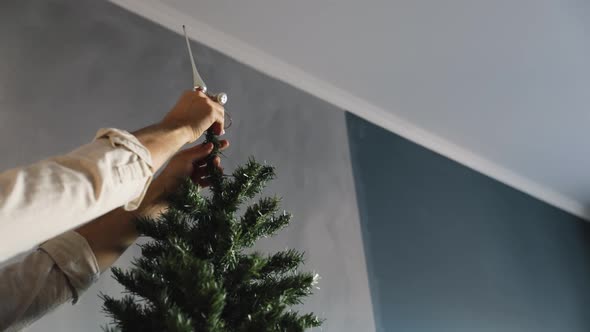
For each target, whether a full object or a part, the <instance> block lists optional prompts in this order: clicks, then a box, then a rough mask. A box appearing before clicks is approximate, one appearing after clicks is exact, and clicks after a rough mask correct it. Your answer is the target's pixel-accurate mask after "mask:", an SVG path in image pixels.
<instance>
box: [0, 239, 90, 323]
mask: <svg viewBox="0 0 590 332" xmlns="http://www.w3.org/2000/svg"><path fill="white" fill-rule="evenodd" d="M99 275H100V270H99V266H98V263H97V261H96V258H95V256H94V253H93V252H92V249H91V248H90V246H89V245H88V242H87V241H86V239H85V238H84V237H82V236H81V235H79V234H78V233H76V232H74V231H69V232H66V233H64V234H62V235H60V236H58V237H56V238H53V239H51V240H49V241H47V242H45V243H43V244H42V245H41V246H40V247H39V249H38V250H36V251H34V252H32V253H30V254H29V255H27V256H26V257H24V258H23V259H22V260H20V261H18V262H15V263H13V264H11V265H9V266H7V267H4V268H3V269H1V270H0V299H1V300H0V331H20V330H21V329H22V328H24V327H25V326H27V325H29V324H30V323H32V322H34V321H35V320H37V319H38V318H40V317H41V316H43V315H44V314H46V313H48V312H50V311H52V310H53V309H55V308H56V307H57V306H59V305H60V304H62V303H65V302H67V301H70V300H71V301H72V303H76V301H77V300H78V298H79V296H80V295H81V294H82V293H83V292H84V291H85V290H86V289H88V287H90V286H91V285H92V284H93V283H94V282H95V281H96V280H98V277H99Z"/></svg>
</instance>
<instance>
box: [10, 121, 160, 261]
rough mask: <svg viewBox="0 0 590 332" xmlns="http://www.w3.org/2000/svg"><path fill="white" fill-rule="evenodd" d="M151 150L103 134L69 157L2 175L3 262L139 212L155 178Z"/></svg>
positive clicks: (113, 133) (125, 137)
mask: <svg viewBox="0 0 590 332" xmlns="http://www.w3.org/2000/svg"><path fill="white" fill-rule="evenodd" d="M153 172H154V170H153V167H152V160H151V155H150V153H149V150H147V148H145V147H144V146H143V145H142V144H141V143H140V142H139V140H137V138H136V137H135V136H133V135H131V134H130V133H128V132H125V131H122V130H118V129H112V128H109V129H101V130H99V131H98V133H97V135H96V139H95V140H94V141H93V142H92V143H89V144H86V145H84V146H82V147H80V148H78V149H76V150H74V151H72V152H70V153H68V154H65V155H62V156H58V157H53V158H49V159H46V160H43V161H40V162H37V163H35V164H32V165H29V166H25V167H20V168H15V169H11V170H8V171H6V172H3V173H1V174H0V243H1V244H2V245H0V261H4V260H6V259H8V258H10V257H12V256H14V255H16V254H18V253H20V252H24V251H26V250H29V249H30V248H32V247H33V246H35V245H37V244H39V243H41V242H43V241H45V240H47V239H49V238H52V237H54V236H56V235H58V234H62V233H64V232H66V231H68V230H71V229H73V228H75V227H78V226H80V225H82V224H84V223H86V222H88V221H90V220H92V219H94V218H96V217H98V216H100V215H102V214H104V213H106V212H108V211H111V210H113V209H115V208H117V207H120V206H124V207H125V209H126V210H134V209H136V208H137V207H138V206H139V205H140V203H141V201H142V199H143V197H144V195H145V192H146V190H147V187H148V186H149V184H150V182H151V180H152V177H153Z"/></svg>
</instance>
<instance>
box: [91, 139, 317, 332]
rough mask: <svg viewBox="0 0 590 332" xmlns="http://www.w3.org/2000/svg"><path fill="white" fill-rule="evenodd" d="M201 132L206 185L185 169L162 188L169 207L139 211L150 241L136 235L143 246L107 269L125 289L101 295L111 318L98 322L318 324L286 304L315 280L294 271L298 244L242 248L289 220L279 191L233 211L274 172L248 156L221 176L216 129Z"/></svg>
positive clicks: (146, 326)
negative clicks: (119, 294)
mask: <svg viewBox="0 0 590 332" xmlns="http://www.w3.org/2000/svg"><path fill="white" fill-rule="evenodd" d="M206 142H212V143H213V145H214V149H213V153H212V155H211V156H210V157H209V162H208V166H207V167H208V170H209V174H210V182H211V186H210V188H209V190H210V193H211V194H210V195H204V194H203V193H202V192H200V191H199V189H200V188H198V186H196V185H195V184H194V183H193V182H192V181H191V180H190V179H187V180H186V181H184V182H182V184H181V185H180V186H179V188H178V189H177V191H176V192H174V193H173V194H171V195H170V196H169V198H168V200H169V203H170V205H169V206H170V207H169V209H168V210H167V211H165V212H164V213H162V214H161V215H160V216H159V217H157V218H155V219H152V218H142V219H139V220H137V230H138V232H139V233H140V234H142V235H144V236H148V237H150V238H151V239H152V241H150V242H148V243H145V244H142V245H140V248H141V253H142V256H141V257H139V258H137V259H135V260H134V261H133V262H132V267H131V269H130V270H128V271H123V270H121V269H117V268H114V269H113V275H114V277H115V279H116V280H117V281H118V282H119V283H120V284H121V285H123V286H124V287H125V290H126V292H127V293H128V294H127V295H125V296H123V298H121V299H114V298H112V297H109V296H107V295H102V299H103V301H104V305H103V308H104V310H105V312H107V314H108V315H109V316H110V317H111V318H112V320H113V325H112V326H110V327H105V331H123V332H126V331H174V332H189V331H210V332H245V331H256V332H260V331H276V332H279V331H280V332H284V331H288V332H290V331H293V332H299V331H304V330H305V329H307V328H311V327H316V326H320V325H321V324H322V321H321V320H320V319H318V318H317V317H316V316H315V315H314V314H313V313H306V314H300V313H298V312H295V311H291V310H290V307H291V306H293V305H298V304H301V303H302V301H303V299H304V298H305V297H307V296H309V295H310V294H311V293H312V291H313V289H314V286H315V283H316V282H317V278H316V275H314V274H312V273H305V272H299V271H298V268H299V267H300V266H301V265H302V264H303V262H304V259H303V254H302V253H300V252H298V251H296V250H293V249H288V250H284V251H280V252H277V253H274V254H271V255H262V254H260V253H257V252H250V251H248V250H247V249H248V248H250V247H251V246H253V245H254V244H255V243H256V241H257V240H258V239H260V238H262V237H268V236H272V235H274V234H275V233H276V232H278V231H279V230H280V229H282V228H284V227H285V226H287V225H288V223H289V222H290V220H291V215H290V214H288V213H286V212H281V211H280V199H279V198H277V197H265V198H261V199H259V200H258V201H257V202H256V203H254V204H252V205H251V206H249V207H247V208H246V209H245V210H243V211H244V213H243V214H242V215H241V216H239V215H237V214H238V211H240V207H241V206H242V205H243V204H244V203H246V202H247V201H248V200H251V199H253V198H254V197H255V196H256V195H258V194H260V193H261V192H262V191H263V190H264V188H265V186H266V183H267V182H268V181H270V180H272V179H273V178H274V177H275V171H274V168H273V167H272V166H269V165H263V164H260V163H258V162H256V161H255V160H254V159H252V158H251V159H249V160H248V161H247V162H246V164H244V165H242V166H239V167H237V168H236V170H235V171H234V172H233V173H232V175H231V176H226V175H224V174H223V173H222V172H221V171H219V170H218V169H216V168H215V167H214V166H213V163H212V161H213V158H214V157H215V156H216V155H219V153H220V151H219V146H220V144H219V140H218V138H217V137H216V136H215V135H213V133H211V132H208V133H207V135H206Z"/></svg>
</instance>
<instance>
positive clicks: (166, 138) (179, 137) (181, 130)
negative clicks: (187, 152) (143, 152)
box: [133, 123, 191, 172]
mask: <svg viewBox="0 0 590 332" xmlns="http://www.w3.org/2000/svg"><path fill="white" fill-rule="evenodd" d="M133 135H134V136H135V137H136V138H137V139H138V140H139V142H141V144H142V145H143V146H145V147H146V148H147V149H148V150H149V151H150V154H151V156H152V164H153V168H154V172H156V171H157V170H158V169H160V167H162V165H164V163H166V161H167V160H168V159H170V157H172V156H173V155H174V154H175V153H176V152H177V151H178V150H179V149H180V148H181V147H182V146H183V145H185V144H187V143H188V142H189V141H190V140H191V134H190V132H188V131H187V129H186V128H185V127H180V126H170V125H164V124H161V123H159V124H155V125H152V126H149V127H145V128H143V129H140V130H138V131H136V132H133Z"/></svg>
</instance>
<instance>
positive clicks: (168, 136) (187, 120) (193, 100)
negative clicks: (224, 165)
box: [133, 91, 224, 172]
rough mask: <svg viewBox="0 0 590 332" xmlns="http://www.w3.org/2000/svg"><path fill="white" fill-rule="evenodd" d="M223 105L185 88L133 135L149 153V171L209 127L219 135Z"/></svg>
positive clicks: (164, 161) (156, 167)
mask: <svg viewBox="0 0 590 332" xmlns="http://www.w3.org/2000/svg"><path fill="white" fill-rule="evenodd" d="M223 112H224V111H223V106H221V105H220V104H218V103H217V102H215V101H213V100H211V99H210V98H209V97H207V95H205V94H204V93H202V92H200V91H186V92H185V93H183V94H182V96H181V97H180V99H178V102H176V105H174V107H173V108H172V110H171V111H170V112H168V114H166V116H165V117H164V119H163V120H162V121H160V122H159V123H157V124H154V125H152V126H149V127H146V128H143V129H140V130H138V131H136V132H134V133H133V134H134V135H135V137H137V139H138V140H139V142H141V144H143V145H144V146H145V147H146V148H147V149H148V150H149V151H150V154H151V156H152V166H153V171H154V172H156V171H157V170H158V169H160V167H162V165H164V164H165V163H166V161H167V160H168V159H169V158H170V157H171V156H173V155H174V154H175V153H176V152H177V151H178V150H179V149H180V148H182V147H183V146H184V145H185V144H187V143H192V142H194V141H196V140H197V139H198V138H199V137H200V136H201V135H203V133H204V132H205V131H207V130H208V129H209V128H211V129H212V130H213V132H214V133H215V134H216V135H221V134H223V115H224V113H223Z"/></svg>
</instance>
